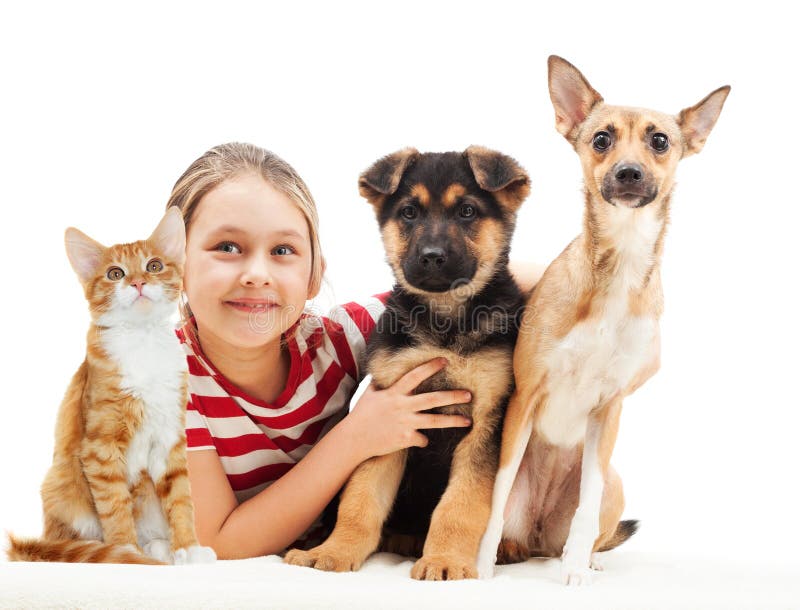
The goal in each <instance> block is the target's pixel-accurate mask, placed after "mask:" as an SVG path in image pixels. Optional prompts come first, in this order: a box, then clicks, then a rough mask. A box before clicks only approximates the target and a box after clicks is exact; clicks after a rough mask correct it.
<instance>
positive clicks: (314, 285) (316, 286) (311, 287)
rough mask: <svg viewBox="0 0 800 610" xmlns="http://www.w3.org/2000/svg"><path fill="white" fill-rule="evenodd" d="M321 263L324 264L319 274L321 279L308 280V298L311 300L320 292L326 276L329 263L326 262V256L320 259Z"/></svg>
mask: <svg viewBox="0 0 800 610" xmlns="http://www.w3.org/2000/svg"><path fill="white" fill-rule="evenodd" d="M320 265H321V266H322V270H321V271H320V274H319V279H317V280H316V281H314V279H313V278H312V279H311V280H309V282H308V297H307V299H306V300H309V301H310V300H311V299H313V298H314V297H316V296H317V295H318V294H319V291H320V290H321V289H322V278H323V277H324V276H325V269H326V268H327V266H328V264H327V263H326V262H325V257H322V260H321V261H320Z"/></svg>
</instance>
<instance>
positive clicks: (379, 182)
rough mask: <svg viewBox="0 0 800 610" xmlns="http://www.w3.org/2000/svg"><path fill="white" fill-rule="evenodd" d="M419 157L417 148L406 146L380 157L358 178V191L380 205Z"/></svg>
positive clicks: (375, 204) (372, 202)
mask: <svg viewBox="0 0 800 610" xmlns="http://www.w3.org/2000/svg"><path fill="white" fill-rule="evenodd" d="M418 157H419V151H418V150H417V149H416V148H404V149H403V150H398V151H397V152H395V153H392V154H391V155H386V156H385V157H383V158H381V159H378V160H377V161H376V162H375V163H373V164H372V166H371V167H370V168H369V169H368V170H367V171H365V172H364V173H363V174H361V176H359V178H358V192H359V193H361V196H362V197H364V199H366V200H367V201H369V202H370V203H371V204H372V205H374V206H376V207H377V206H379V205H380V204H381V202H382V201H383V200H384V198H385V197H386V196H387V195H391V194H392V193H394V192H395V191H396V190H397V187H398V186H400V179H401V178H402V177H403V174H404V173H405V171H406V170H407V169H408V168H409V166H410V165H411V164H413V163H414V161H416V160H417V158H418Z"/></svg>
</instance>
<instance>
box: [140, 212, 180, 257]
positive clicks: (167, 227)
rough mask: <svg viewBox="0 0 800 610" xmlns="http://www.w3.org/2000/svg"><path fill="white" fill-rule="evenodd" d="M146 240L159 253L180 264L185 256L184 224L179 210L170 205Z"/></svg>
mask: <svg viewBox="0 0 800 610" xmlns="http://www.w3.org/2000/svg"><path fill="white" fill-rule="evenodd" d="M147 241H149V242H150V243H152V244H153V245H154V246H155V247H156V248H158V251H159V252H160V253H161V254H163V255H164V256H166V257H167V258H169V259H171V260H173V261H175V262H176V263H178V264H181V265H182V264H183V262H184V260H185V258H186V225H184V223H183V214H181V211H180V210H179V209H178V208H177V207H175V206H172V207H170V208H169V209H168V210H167V213H166V214H164V218H162V219H161V222H159V223H158V226H157V227H156V230H155V231H153V234H152V235H151V236H150V237H148V238H147Z"/></svg>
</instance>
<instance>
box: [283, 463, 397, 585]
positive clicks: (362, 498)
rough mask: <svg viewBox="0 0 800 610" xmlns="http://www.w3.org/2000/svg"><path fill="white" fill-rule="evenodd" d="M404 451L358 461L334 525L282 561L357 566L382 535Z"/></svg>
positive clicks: (325, 567)
mask: <svg viewBox="0 0 800 610" xmlns="http://www.w3.org/2000/svg"><path fill="white" fill-rule="evenodd" d="M407 453H408V452H407V451H406V450H402V451H396V452H394V453H390V454H388V455H382V456H379V457H374V458H370V459H369V460H367V461H366V462H364V463H363V464H361V465H360V466H359V467H358V468H357V469H356V470H355V472H354V473H353V475H352V476H351V477H350V480H349V481H348V482H347V485H346V486H345V488H344V491H342V497H341V500H340V501H339V512H338V514H337V517H336V527H334V529H333V533H332V534H331V535H330V537H329V538H328V539H327V540H326V541H325V542H323V543H322V544H321V545H319V546H318V547H316V548H313V549H311V550H310V551H301V550H292V551H289V552H288V553H287V554H286V557H285V558H284V561H285V562H286V563H290V564H293V565H299V566H308V567H312V568H317V569H318V570H327V571H329V572H348V571H354V570H358V569H359V568H360V567H361V564H363V563H364V561H366V559H367V557H369V556H370V555H371V554H372V553H373V552H374V551H375V549H377V548H378V543H379V542H380V539H381V530H382V529H383V523H384V521H386V517H388V516H389V511H390V510H391V509H392V505H393V504H394V500H395V497H396V496H397V489H398V488H399V487H400V480H401V478H402V476H403V470H404V469H405V463H406V456H407Z"/></svg>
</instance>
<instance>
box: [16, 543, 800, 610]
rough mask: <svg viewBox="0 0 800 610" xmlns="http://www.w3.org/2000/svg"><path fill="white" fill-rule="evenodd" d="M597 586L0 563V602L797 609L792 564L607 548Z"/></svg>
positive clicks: (529, 573)
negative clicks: (703, 557) (609, 549)
mask: <svg viewBox="0 0 800 610" xmlns="http://www.w3.org/2000/svg"><path fill="white" fill-rule="evenodd" d="M603 562H604V566H605V571H603V572H600V573H598V574H597V576H596V579H595V584H594V585H592V586H591V587H588V588H584V589H568V588H566V587H564V586H562V585H561V584H560V583H559V582H558V576H559V564H558V561H556V560H534V559H532V560H529V561H528V562H527V563H524V564H516V565H511V566H500V567H498V568H497V574H496V576H495V577H494V578H493V579H490V580H483V581H475V580H473V581H460V582H439V583H429V582H417V581H414V580H412V579H411V578H410V577H409V572H410V569H411V565H412V562H411V561H410V560H408V559H405V558H402V557H399V556H397V555H390V554H387V553H381V554H378V555H375V556H373V557H372V558H371V559H370V560H369V561H367V563H366V564H365V565H364V567H363V568H362V569H361V571H359V572H356V573H347V574H332V573H326V572H319V571H317V570H312V569H309V568H299V567H295V566H287V565H284V564H283V563H282V562H281V559H280V558H279V557H277V556H269V557H262V558H258V559H248V560H241V561H219V562H217V563H216V564H208V565H194V566H169V567H160V566H119V565H75V564H55V563H2V564H0V608H33V607H36V608H39V607H48V608H89V609H91V608H103V609H107V608H137V609H139V608H281V609H289V608H323V609H324V608H347V609H348V610H353V609H356V608H370V609H376V608H403V609H404V610H408V609H416V608H439V609H442V608H454V609H461V608H496V607H502V608H504V609H505V608H517V607H519V608H539V609H548V610H550V609H559V608H591V609H592V610H598V609H602V608H614V609H616V610H623V609H626V608H631V609H636V610H641V609H643V608H653V609H660V608H664V609H670V610H674V609H675V608H703V609H714V608H720V609H723V608H724V609H725V610H731V609H736V608H747V609H753V608H759V609H766V608H800V578H798V576H800V574H799V573H798V570H797V568H796V567H795V565H789V564H787V563H783V564H781V563H776V564H774V565H770V564H768V563H764V562H763V561H762V560H761V559H760V558H757V557H751V558H740V559H734V558H731V559H700V558H697V557H682V556H678V555H664V554H661V555H658V554H647V553H642V552H625V551H624V550H622V549H617V550H616V551H612V552H609V553H606V554H605V557H604V558H603Z"/></svg>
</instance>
